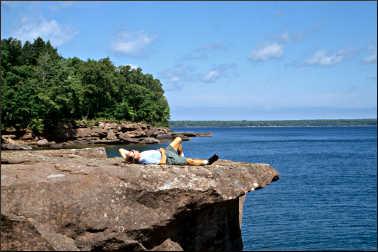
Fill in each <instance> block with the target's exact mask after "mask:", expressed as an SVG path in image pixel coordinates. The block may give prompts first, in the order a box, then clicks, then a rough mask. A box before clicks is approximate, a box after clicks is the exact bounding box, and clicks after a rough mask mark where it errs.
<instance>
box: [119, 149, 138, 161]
mask: <svg viewBox="0 0 378 252" xmlns="http://www.w3.org/2000/svg"><path fill="white" fill-rule="evenodd" d="M118 151H119V153H120V154H121V157H122V158H123V159H124V160H125V161H126V162H128V163H136V162H137V161H138V159H139V151H137V150H126V149H123V148H121V149H118Z"/></svg>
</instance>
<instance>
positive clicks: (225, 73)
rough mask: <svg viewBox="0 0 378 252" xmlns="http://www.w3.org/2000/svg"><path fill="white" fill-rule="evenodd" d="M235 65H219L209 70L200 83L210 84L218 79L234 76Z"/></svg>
mask: <svg viewBox="0 0 378 252" xmlns="http://www.w3.org/2000/svg"><path fill="white" fill-rule="evenodd" d="M235 70H236V65H235V64H220V65H216V66H214V67H213V68H211V69H210V70H209V71H208V72H207V73H206V74H205V75H204V76H203V77H202V81H203V82H207V83H211V82H215V81H217V80H219V79H220V78H227V77H230V76H231V75H232V76H233V77H235V76H236V71H235Z"/></svg>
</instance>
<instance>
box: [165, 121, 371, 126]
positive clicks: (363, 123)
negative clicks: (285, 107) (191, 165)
mask: <svg viewBox="0 0 378 252" xmlns="http://www.w3.org/2000/svg"><path fill="white" fill-rule="evenodd" d="M169 124H170V126H171V127H205V126H206V127H269V126H271V127H273V126H277V127H279V126H286V127H290V126H292V127H295V126H312V127H319V126H377V119H335V120H277V121H246V120H242V121H170V122H169Z"/></svg>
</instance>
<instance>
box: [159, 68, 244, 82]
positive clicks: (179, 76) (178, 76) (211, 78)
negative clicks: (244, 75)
mask: <svg viewBox="0 0 378 252" xmlns="http://www.w3.org/2000/svg"><path fill="white" fill-rule="evenodd" d="M158 75H159V78H161V79H162V80H163V82H164V83H166V84H167V85H168V86H172V87H173V86H175V85H176V86H177V85H183V84H184V83H188V82H190V83H201V82H202V83H214V82H216V81H218V80H219V79H221V78H229V77H235V76H237V74H236V65H235V64H219V65H215V66H213V67H211V68H210V69H209V70H208V71H206V72H202V73H201V72H199V71H198V70H197V69H196V68H195V67H193V66H189V65H184V64H178V65H175V66H174V67H172V68H168V69H165V70H163V71H161V72H159V74H158Z"/></svg>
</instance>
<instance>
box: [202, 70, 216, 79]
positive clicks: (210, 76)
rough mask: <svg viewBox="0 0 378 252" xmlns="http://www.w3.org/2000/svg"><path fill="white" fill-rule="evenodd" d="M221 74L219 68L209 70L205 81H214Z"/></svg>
mask: <svg viewBox="0 0 378 252" xmlns="http://www.w3.org/2000/svg"><path fill="white" fill-rule="evenodd" d="M219 76H220V73H219V71H217V70H212V71H209V72H208V73H207V74H206V75H205V76H204V77H203V81H204V82H214V81H216V80H217V79H218V78H219Z"/></svg>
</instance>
